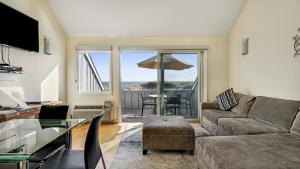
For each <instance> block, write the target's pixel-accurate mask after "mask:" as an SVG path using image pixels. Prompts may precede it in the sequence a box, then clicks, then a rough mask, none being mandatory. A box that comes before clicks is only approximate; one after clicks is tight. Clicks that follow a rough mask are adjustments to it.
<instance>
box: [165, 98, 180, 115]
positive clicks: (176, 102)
mask: <svg viewBox="0 0 300 169" xmlns="http://www.w3.org/2000/svg"><path fill="white" fill-rule="evenodd" d="M166 110H167V112H169V111H170V110H171V111H172V112H174V115H175V116H176V115H177V113H178V115H181V95H180V94H176V95H174V96H170V97H168V98H167V102H166Z"/></svg>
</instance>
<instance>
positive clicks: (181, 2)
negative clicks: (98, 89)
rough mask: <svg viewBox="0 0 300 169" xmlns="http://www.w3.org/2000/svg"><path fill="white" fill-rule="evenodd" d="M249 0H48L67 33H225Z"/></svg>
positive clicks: (193, 34)
mask: <svg viewBox="0 0 300 169" xmlns="http://www.w3.org/2000/svg"><path fill="white" fill-rule="evenodd" d="M246 1H247V0H48V2H49V4H50V6H51V8H52V10H53V12H54V14H55V15H56V17H57V18H58V20H59V22H60V24H61V25H62V27H63V29H64V30H65V32H66V33H67V34H68V36H76V37H83V36H89V37H95V36H101V37H102V36H105V37H110V36H117V37H119V36H226V35H228V34H229V33H230V31H231V29H232V27H233V25H234V23H235V21H236V19H237V18H238V16H239V15H240V13H241V11H242V9H243V7H244V5H245V3H246Z"/></svg>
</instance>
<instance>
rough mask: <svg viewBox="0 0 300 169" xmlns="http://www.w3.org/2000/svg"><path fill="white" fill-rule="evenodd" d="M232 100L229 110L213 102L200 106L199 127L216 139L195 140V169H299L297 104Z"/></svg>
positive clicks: (239, 97) (299, 115) (299, 104)
mask: <svg viewBox="0 0 300 169" xmlns="http://www.w3.org/2000/svg"><path fill="white" fill-rule="evenodd" d="M236 98H237V100H238V105H237V106H236V107H234V108H233V109H231V110H230V111H221V110H219V109H218V105H217V103H216V102H208V103H203V104H202V125H203V127H204V128H205V129H207V130H208V131H209V132H210V134H211V135H216V136H217V137H201V138H197V139H196V152H197V159H198V165H199V168H200V169H275V168H289V169H297V168H300V158H299V157H300V113H299V107H300V101H291V100H283V99H276V98H270V97H264V96H258V97H252V96H247V95H241V94H236Z"/></svg>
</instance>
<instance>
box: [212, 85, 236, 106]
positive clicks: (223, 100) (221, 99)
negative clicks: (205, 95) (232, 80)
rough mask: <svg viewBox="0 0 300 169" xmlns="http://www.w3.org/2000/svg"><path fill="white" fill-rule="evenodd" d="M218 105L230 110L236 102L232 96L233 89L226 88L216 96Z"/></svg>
mask: <svg viewBox="0 0 300 169" xmlns="http://www.w3.org/2000/svg"><path fill="white" fill-rule="evenodd" d="M217 100H218V105H219V108H220V109H221V110H230V109H231V108H233V107H234V106H235V105H237V104H238V102H237V101H236V99H235V97H234V92H233V89H232V88H231V89H227V90H226V91H224V92H222V93H221V94H219V95H218V96H217Z"/></svg>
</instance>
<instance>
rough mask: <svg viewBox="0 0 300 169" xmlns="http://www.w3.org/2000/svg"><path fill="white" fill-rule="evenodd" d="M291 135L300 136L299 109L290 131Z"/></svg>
mask: <svg viewBox="0 0 300 169" xmlns="http://www.w3.org/2000/svg"><path fill="white" fill-rule="evenodd" d="M290 132H291V133H293V134H296V135H298V136H300V108H299V112H298V113H297V116H296V118H295V120H294V122H293V125H292V127H291V130H290Z"/></svg>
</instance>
